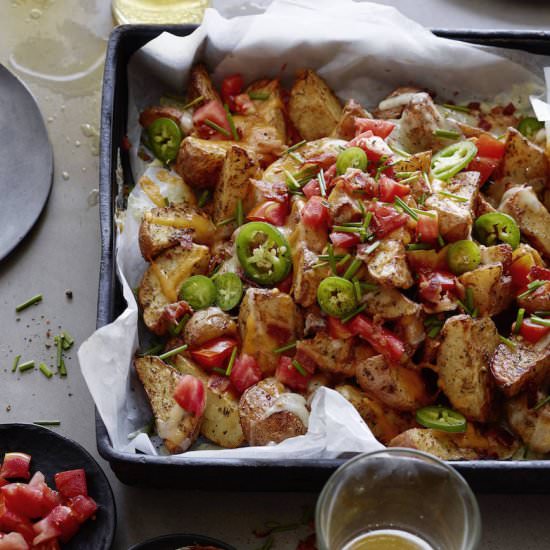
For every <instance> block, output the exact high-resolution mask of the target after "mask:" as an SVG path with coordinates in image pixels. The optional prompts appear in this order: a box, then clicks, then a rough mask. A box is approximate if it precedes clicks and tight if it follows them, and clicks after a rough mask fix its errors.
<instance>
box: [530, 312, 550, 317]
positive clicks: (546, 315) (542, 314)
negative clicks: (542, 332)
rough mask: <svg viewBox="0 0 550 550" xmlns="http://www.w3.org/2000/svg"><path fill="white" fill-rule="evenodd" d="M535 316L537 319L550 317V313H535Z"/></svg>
mask: <svg viewBox="0 0 550 550" xmlns="http://www.w3.org/2000/svg"><path fill="white" fill-rule="evenodd" d="M533 315H536V316H537V317H549V316H550V311H535V313H533Z"/></svg>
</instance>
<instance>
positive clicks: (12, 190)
mask: <svg viewBox="0 0 550 550" xmlns="http://www.w3.org/2000/svg"><path fill="white" fill-rule="evenodd" d="M0 130H1V131H0V197H2V199H1V200H0V220H2V222H1V223H2V231H1V232H0V260H2V258H4V257H5V256H7V255H8V254H9V253H10V252H11V251H12V250H13V249H14V248H15V247H16V246H17V245H18V244H19V243H20V242H21V241H22V240H23V238H24V237H25V235H26V234H27V233H28V232H29V231H30V229H31V228H32V226H33V225H34V224H35V222H36V220H37V219H38V217H39V216H40V213H41V212H42V209H43V208H44V205H45V204H46V201H47V200H48V196H49V194H50V189H51V186H52V176H53V153H52V146H51V145H50V142H49V140H48V133H47V131H46V126H45V125H44V120H43V119H42V115H41V114H40V110H39V109H38V105H37V104H36V101H35V100H34V98H33V96H32V95H31V93H30V92H29V90H28V89H27V88H26V86H25V85H24V84H23V83H22V82H21V81H20V80H19V79H17V78H16V77H15V76H14V75H13V74H11V73H10V72H9V71H8V70H7V69H6V68H5V67H3V66H2V65H0Z"/></svg>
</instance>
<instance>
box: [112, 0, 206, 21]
mask: <svg viewBox="0 0 550 550" xmlns="http://www.w3.org/2000/svg"><path fill="white" fill-rule="evenodd" d="M209 5H210V0H113V16H114V18H115V20H116V21H117V22H118V23H120V24H125V23H155V24H161V23H200V22H201V21H202V18H203V15H204V10H205V9H206V8H207V7H208V6H209Z"/></svg>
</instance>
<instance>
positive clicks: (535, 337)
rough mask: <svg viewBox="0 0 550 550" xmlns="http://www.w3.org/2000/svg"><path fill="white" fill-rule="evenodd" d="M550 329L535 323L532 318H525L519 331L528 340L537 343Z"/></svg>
mask: <svg viewBox="0 0 550 550" xmlns="http://www.w3.org/2000/svg"><path fill="white" fill-rule="evenodd" d="M549 331H550V327H544V326H542V325H537V323H533V321H531V320H530V319H524V320H523V323H521V327H520V329H519V333H520V334H521V335H522V336H523V337H524V338H525V339H526V340H527V341H528V342H531V343H533V344H536V343H537V342H538V341H539V340H540V339H541V338H542V337H543V336H546V334H548V332H549Z"/></svg>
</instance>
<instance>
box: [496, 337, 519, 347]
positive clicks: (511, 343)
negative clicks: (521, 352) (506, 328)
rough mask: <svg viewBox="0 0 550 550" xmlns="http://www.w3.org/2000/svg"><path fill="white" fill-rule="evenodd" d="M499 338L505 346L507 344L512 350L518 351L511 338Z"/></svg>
mask: <svg viewBox="0 0 550 550" xmlns="http://www.w3.org/2000/svg"><path fill="white" fill-rule="evenodd" d="M498 337H499V338H500V341H501V342H502V343H503V344H506V345H507V346H508V347H509V348H511V349H516V343H515V342H512V340H510V339H509V338H505V337H504V336H502V334H499V335H498Z"/></svg>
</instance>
